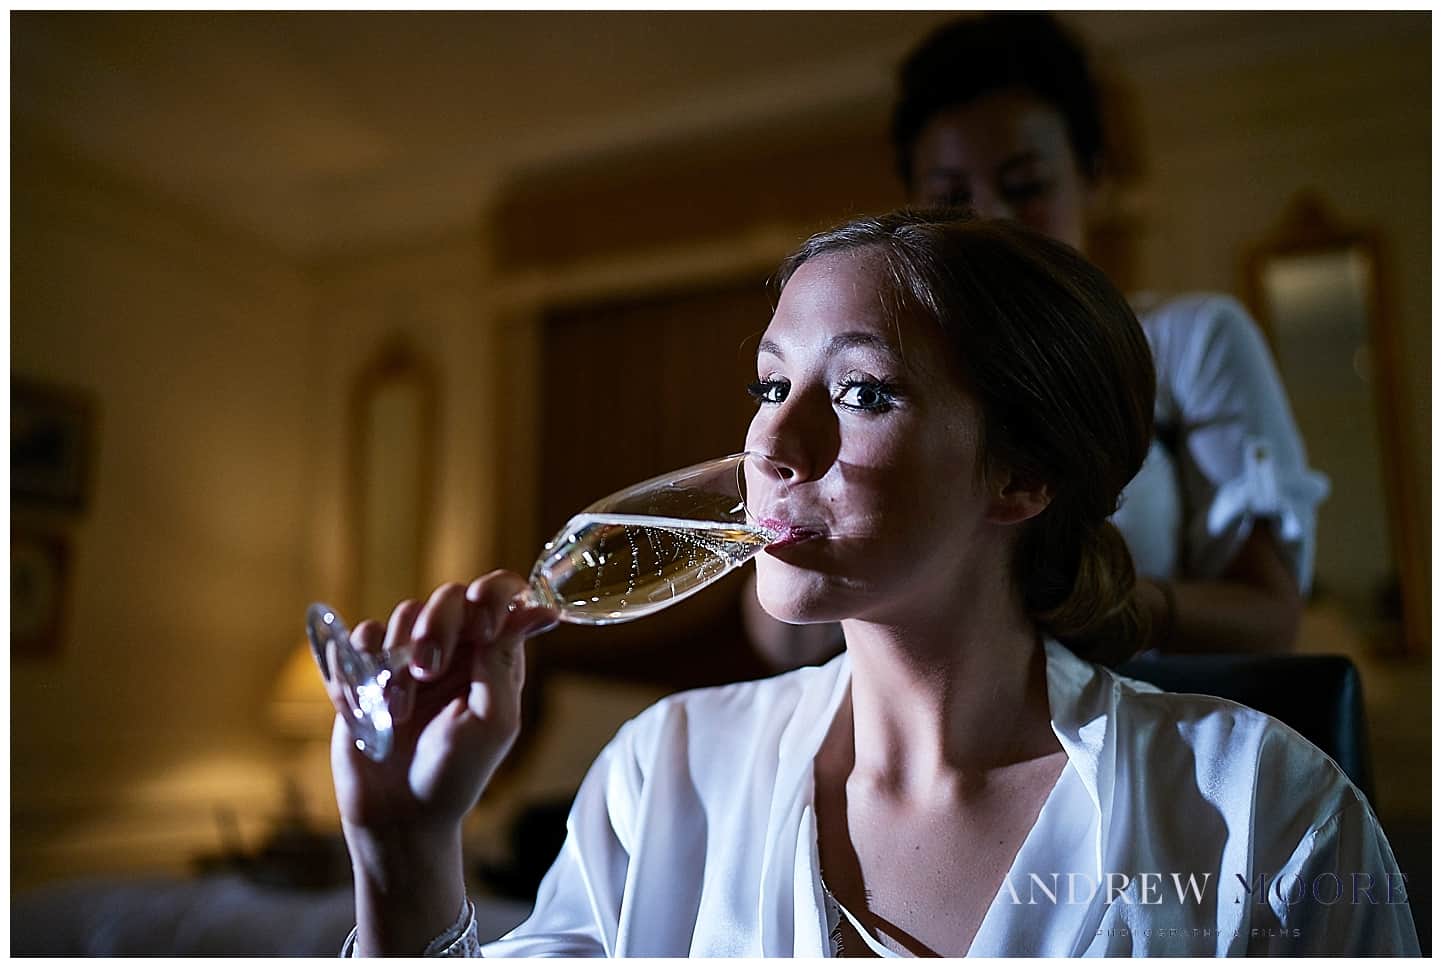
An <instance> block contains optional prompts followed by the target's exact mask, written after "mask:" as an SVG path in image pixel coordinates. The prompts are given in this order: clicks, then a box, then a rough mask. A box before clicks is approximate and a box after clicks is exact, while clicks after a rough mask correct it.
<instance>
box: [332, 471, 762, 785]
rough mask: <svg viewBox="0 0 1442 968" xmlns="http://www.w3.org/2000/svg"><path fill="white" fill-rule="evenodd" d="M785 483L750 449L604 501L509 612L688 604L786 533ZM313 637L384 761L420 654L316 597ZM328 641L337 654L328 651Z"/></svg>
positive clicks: (577, 614) (584, 613)
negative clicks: (376, 647)
mask: <svg viewBox="0 0 1442 968" xmlns="http://www.w3.org/2000/svg"><path fill="white" fill-rule="evenodd" d="M786 493H787V489H786V480H785V478H784V477H783V476H782V474H781V472H780V470H779V469H778V468H777V467H776V465H774V464H773V463H772V462H771V461H770V460H768V459H767V458H766V457H764V456H763V455H761V454H757V453H752V452H745V453H740V454H732V455H731V456H729V457H722V458H719V459H717V460H711V461H706V462H704V463H701V464H695V465H692V466H691V467H686V468H683V469H681V470H679V471H673V472H672V473H670V474H662V475H661V476H659V477H653V478H651V479H650V480H647V481H643V482H641V483H640V484H636V485H633V486H631V487H628V488H626V489H625V490H622V491H618V492H616V493H615V494H612V495H610V496H609V497H605V498H602V499H601V500H599V501H597V502H596V503H595V504H592V505H591V506H589V507H587V508H585V509H584V510H582V511H581V512H580V513H579V514H577V515H575V516H574V517H573V518H571V520H570V521H568V522H566V526H565V527H563V528H562V529H561V530H560V531H558V532H556V536H555V537H554V538H552V539H551V540H550V541H548V542H546V545H545V547H544V548H543V549H542V550H541V554H540V556H539V557H538V558H537V559H536V563H535V565H534V567H532V569H531V576H530V584H529V586H528V587H527V588H526V590H525V591H523V592H522V593H521V594H520V595H518V596H517V597H516V598H515V599H514V600H513V601H512V603H511V607H512V609H515V608H518V607H523V606H526V607H529V606H537V605H543V606H545V607H547V608H552V609H555V611H556V612H557V614H558V615H559V617H560V619H561V621H563V622H573V623H575V624H578V625H612V624H615V623H618V622H629V621H632V620H634V619H638V618H643V617H645V616H647V615H650V614H652V613H653V612H657V611H659V610H661V609H663V608H668V607H670V606H671V605H674V604H676V603H677V602H680V601H683V600H685V599H686V598H689V597H690V596H691V595H694V594H695V593H696V592H699V591H701V589H703V588H706V587H707V586H709V585H711V584H713V583H715V582H716V581H717V580H719V579H720V578H722V577H724V576H725V575H727V574H729V573H731V572H732V571H734V570H736V569H737V568H739V567H741V566H742V565H743V564H745V563H746V562H747V561H750V560H751V558H752V557H753V556H754V555H756V553H757V552H759V551H760V550H761V549H762V548H764V547H766V546H767V545H768V544H770V543H772V542H774V541H777V540H779V539H780V538H782V537H784V536H785V535H786V534H787V533H788V528H787V525H786V524H785V523H784V521H783V519H782V518H781V517H779V516H778V515H780V514H782V513H783V510H782V509H784V507H785V503H786ZM306 632H307V634H308V635H309V637H310V644H311V649H312V650H313V652H314V653H315V659H316V662H317V663H319V665H320V668H321V674H322V675H323V676H325V678H326V680H327V681H329V680H330V679H332V678H337V679H338V680H339V681H340V683H341V687H342V691H343V693H344V695H345V698H346V706H347V709H346V712H347V714H348V715H347V716H346V719H347V722H348V724H349V726H350V730H351V735H352V737H353V738H354V739H355V744H356V748H357V749H359V750H360V751H361V752H362V753H364V754H365V755H366V756H367V757H369V758H370V759H372V760H374V761H376V762H380V761H382V760H384V759H385V758H386V757H387V756H388V755H389V754H390V751H391V747H392V746H393V744H394V732H395V730H394V716H393V714H392V711H391V705H392V702H393V701H394V699H395V698H396V696H395V693H396V691H397V690H398V689H400V688H403V687H404V679H403V676H404V674H405V670H406V669H407V667H408V666H409V665H410V660H411V655H412V652H413V647H412V646H410V645H409V644H407V645H403V646H401V647H399V648H397V649H395V650H392V651H387V652H384V653H382V654H380V655H378V656H373V655H370V654H368V653H365V652H359V651H357V650H356V649H354V648H352V646H351V643H350V631H349V630H348V629H347V627H346V625H345V623H344V621H343V620H342V619H341V617H340V614H339V613H338V612H337V611H336V610H335V609H334V608H331V607H330V606H329V605H326V604H323V603H320V602H317V603H315V604H312V605H311V606H310V608H309V609H308V610H307V612H306ZM332 646H333V648H332Z"/></svg>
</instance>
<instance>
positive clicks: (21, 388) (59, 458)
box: [10, 376, 95, 511]
mask: <svg viewBox="0 0 1442 968" xmlns="http://www.w3.org/2000/svg"><path fill="white" fill-rule="evenodd" d="M94 447H95V403H94V400H93V398H92V397H91V396H90V395H89V394H88V393H85V392H83V391H80V390H72V389H67V388H64V387H59V386H54V385H52V384H46V383H40V382H38V381H34V380H29V379H25V378H23V377H13V376H12V378H11V380H10V498H11V500H12V501H13V502H15V503H16V504H29V505H44V506H47V507H52V508H59V509H63V510H72V511H79V510H83V509H84V507H85V504H86V502H87V500H88V498H89V490H90V473H91V466H92V463H93V459H94V458H93V451H94Z"/></svg>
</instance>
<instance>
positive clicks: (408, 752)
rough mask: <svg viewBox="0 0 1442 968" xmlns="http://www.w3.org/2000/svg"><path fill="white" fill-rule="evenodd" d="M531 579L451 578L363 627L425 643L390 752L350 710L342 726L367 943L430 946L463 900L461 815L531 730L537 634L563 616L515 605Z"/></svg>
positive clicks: (350, 829) (368, 642)
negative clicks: (530, 673) (371, 740)
mask: <svg viewBox="0 0 1442 968" xmlns="http://www.w3.org/2000/svg"><path fill="white" fill-rule="evenodd" d="M525 587H526V583H525V581H524V580H523V579H522V578H521V577H520V576H519V575H516V574H514V573H512V572H505V571H496V572H492V573H491V574H489V575H486V576H485V577H484V578H479V579H477V580H476V581H474V582H472V583H471V584H470V585H469V586H463V585H459V584H449V585H442V586H441V587H440V588H437V589H436V590H435V592H434V593H432V595H431V597H430V598H429V599H428V600H427V601H426V602H425V603H424V604H420V603H418V602H413V601H407V602H402V603H401V604H400V605H398V606H396V608H395V611H393V612H392V613H391V616H390V621H389V622H388V624H387V625H386V626H385V627H384V628H383V627H382V626H381V625H380V624H379V623H378V622H374V621H367V622H362V623H361V624H360V625H357V626H356V628H355V630H354V631H353V632H352V635H351V641H352V644H353V646H354V647H355V648H357V649H360V650H363V651H366V652H379V651H381V650H382V649H385V650H388V651H390V650H395V649H398V648H400V647H402V646H405V645H408V644H413V645H414V648H415V651H414V655H413V658H412V660H411V665H410V669H409V673H410V675H409V678H410V679H411V680H412V681H411V682H409V683H407V682H405V679H406V678H407V677H406V676H405V675H404V674H402V675H401V677H400V679H401V682H402V685H400V686H399V687H396V688H395V689H394V692H393V695H395V696H396V697H397V698H402V697H403V698H402V701H401V702H399V703H393V706H392V715H393V716H394V721H395V722H394V729H395V735H394V741H393V745H392V747H391V751H390V755H389V756H387V757H386V759H385V760H384V761H383V762H380V763H376V762H373V761H371V760H370V759H368V758H367V757H366V756H365V755H364V754H363V753H361V752H360V751H359V750H357V749H356V747H355V742H354V739H353V738H352V737H351V734H350V730H349V728H348V727H347V725H346V723H345V721H344V719H343V718H342V717H339V716H338V717H337V719H336V723H335V727H334V729H333V730H332V734H331V770H332V772H333V774H334V777H335V790H336V800H337V802H338V803H339V805H340V814H341V822H342V828H343V830H344V833H345V838H346V844H347V846H348V847H349V849H350V853H351V861H352V866H353V867H354V869H355V874H356V920H357V926H358V928H359V934H358V936H357V943H356V953H357V954H378V953H393V954H412V955H418V954H420V953H421V951H422V950H423V949H424V947H425V944H426V943H427V942H428V941H429V940H430V939H431V938H433V937H435V935H436V934H438V933H440V932H441V931H442V930H444V928H445V927H446V926H447V925H448V924H450V923H451V922H452V921H453V920H454V919H455V917H456V914H457V912H458V911H459V909H460V906H461V904H462V901H463V899H464V896H465V895H464V880H463V877H462V876H461V857H460V829H461V820H462V819H463V818H464V817H465V815H466V813H467V812H468V811H469V810H470V809H471V808H472V807H473V806H474V805H475V803H476V800H477V799H478V798H479V797H480V795H481V793H482V792H483V791H484V790H485V788H486V784H487V783H488V782H489V781H490V778H491V776H492V774H494V773H495V771H496V768H497V767H498V766H499V765H500V763H501V761H502V760H503V759H504V758H505V756H506V753H508V752H509V751H510V749H511V746H512V744H513V743H514V742H515V739H516V736H517V734H518V733H519V731H520V709H521V686H522V685H523V683H524V682H525V674H526V673H525V665H526V663H525V647H524V643H525V639H526V637H527V636H529V635H534V634H536V633H538V632H540V631H543V630H544V629H547V628H550V627H551V626H553V625H555V623H556V614H555V612H554V611H552V610H550V609H544V608H521V609H517V610H516V611H514V612H512V611H511V610H510V607H509V605H510V602H511V600H512V599H513V598H514V597H515V596H516V595H517V594H519V593H520V592H521V591H523V590H524V589H525ZM334 647H335V646H332V648H334ZM328 689H329V692H330V696H331V701H332V703H333V704H334V705H335V707H336V709H337V711H338V712H341V713H343V712H344V710H345V708H346V706H345V698H344V695H343V694H342V693H341V690H340V687H339V684H338V683H337V682H336V681H335V680H334V679H332V681H331V683H330V685H329V687H328ZM388 691H389V690H388Z"/></svg>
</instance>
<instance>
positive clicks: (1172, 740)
mask: <svg viewBox="0 0 1442 968" xmlns="http://www.w3.org/2000/svg"><path fill="white" fill-rule="evenodd" d="M1108 674H1109V675H1111V676H1112V677H1113V679H1114V681H1115V684H1116V690H1117V692H1116V695H1117V699H1116V713H1117V719H1118V724H1117V728H1118V730H1119V731H1121V732H1125V733H1126V734H1127V735H1128V737H1129V739H1130V741H1131V742H1132V743H1134V744H1135V746H1136V748H1137V750H1138V752H1139V753H1140V755H1141V756H1142V757H1143V758H1144V760H1145V762H1147V763H1148V764H1149V765H1150V766H1151V767H1153V769H1151V770H1149V771H1148V772H1150V773H1151V774H1152V775H1153V776H1154V777H1160V776H1165V775H1166V771H1165V770H1163V771H1160V772H1158V771H1157V770H1156V769H1155V767H1159V766H1161V765H1162V764H1165V763H1168V762H1171V763H1173V764H1174V765H1176V766H1177V767H1178V768H1180V769H1184V770H1185V771H1186V774H1187V775H1188V776H1189V777H1195V779H1196V781H1197V782H1198V783H1200V784H1202V785H1203V786H1204V787H1207V788H1209V789H1211V790H1214V791H1220V790H1226V791H1229V792H1230V794H1231V795H1241V794H1243V793H1244V792H1245V793H1246V795H1247V798H1248V799H1252V798H1257V797H1260V798H1263V799H1266V798H1268V796H1269V795H1268V792H1267V791H1273V792H1275V793H1276V794H1277V795H1278V796H1288V797H1291V798H1292V799H1293V801H1294V802H1295V801H1296V799H1297V798H1298V796H1299V795H1301V794H1304V793H1305V794H1308V796H1307V797H1306V800H1307V806H1306V812H1307V813H1309V814H1311V815H1315V814H1316V813H1317V812H1319V811H1320V812H1323V813H1327V812H1329V811H1332V812H1335V810H1340V809H1341V808H1342V807H1344V806H1346V805H1347V804H1348V803H1350V802H1352V801H1354V800H1356V799H1362V798H1363V797H1362V794H1361V792H1360V791H1358V790H1357V788H1356V786H1355V785H1354V784H1353V783H1352V781H1351V780H1350V778H1349V777H1348V776H1347V774H1346V772H1345V771H1343V769H1342V768H1341V767H1340V766H1338V765H1337V763H1336V761H1335V760H1333V759H1332V758H1331V757H1330V756H1328V755H1327V754H1326V753H1325V752H1323V751H1322V750H1321V749H1320V748H1319V747H1317V746H1316V745H1315V744H1314V743H1312V742H1311V741H1310V740H1308V739H1307V738H1306V737H1305V736H1303V735H1302V734H1301V733H1299V732H1298V731H1297V730H1295V729H1293V728H1292V727H1291V726H1288V725H1287V724H1286V723H1284V722H1282V721H1281V720H1279V719H1277V718H1276V717H1274V716H1270V715H1268V714H1266V713H1263V712H1260V711H1259V710H1256V709H1253V708H1251V707H1250V706H1244V705H1242V704H1241V703H1238V702H1233V701H1232V700H1230V699H1222V698H1220V697H1218V696H1208V695H1202V694H1198V693H1177V692H1164V691H1162V690H1160V689H1158V688H1157V687H1156V686H1153V685H1151V684H1150V683H1147V682H1142V681H1140V680H1136V679H1129V678H1127V677H1125V676H1122V675H1120V674H1117V673H1115V672H1109V673H1108ZM1284 791H1290V792H1284Z"/></svg>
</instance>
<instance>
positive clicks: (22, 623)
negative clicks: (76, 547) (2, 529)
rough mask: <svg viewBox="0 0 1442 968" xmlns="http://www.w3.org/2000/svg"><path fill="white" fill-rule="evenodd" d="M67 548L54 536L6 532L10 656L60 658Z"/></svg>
mask: <svg viewBox="0 0 1442 968" xmlns="http://www.w3.org/2000/svg"><path fill="white" fill-rule="evenodd" d="M69 567H70V545H69V543H68V542H67V541H66V539H65V538H64V537H63V536H61V535H59V534H52V533H48V532H44V531H38V530H33V529H30V528H26V527H19V526H13V527H12V528H11V532H10V655H11V657H12V658H49V657H53V656H56V655H58V654H59V653H60V643H61V621H62V619H63V617H64V613H65V598H66V586H67V581H68V577H69V574H68V573H69Z"/></svg>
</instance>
